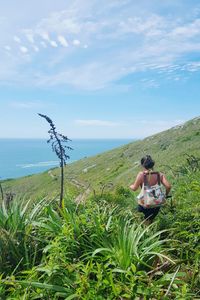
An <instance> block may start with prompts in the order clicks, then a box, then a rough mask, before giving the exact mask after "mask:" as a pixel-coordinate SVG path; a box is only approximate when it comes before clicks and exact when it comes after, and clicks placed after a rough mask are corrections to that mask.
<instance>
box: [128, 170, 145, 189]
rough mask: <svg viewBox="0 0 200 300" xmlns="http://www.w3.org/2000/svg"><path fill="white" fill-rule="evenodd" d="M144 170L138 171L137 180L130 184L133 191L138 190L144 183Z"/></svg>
mask: <svg viewBox="0 0 200 300" xmlns="http://www.w3.org/2000/svg"><path fill="white" fill-rule="evenodd" d="M142 174H143V173H142V172H140V173H138V175H137V177H136V179H135V182H134V183H132V184H131V185H130V189H131V190H132V191H136V190H137V189H138V188H139V186H141V185H142Z"/></svg>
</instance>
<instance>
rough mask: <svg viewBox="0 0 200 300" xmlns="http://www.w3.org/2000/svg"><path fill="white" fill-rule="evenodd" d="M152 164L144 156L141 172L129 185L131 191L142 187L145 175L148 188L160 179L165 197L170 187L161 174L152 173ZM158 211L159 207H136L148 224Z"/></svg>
mask: <svg viewBox="0 0 200 300" xmlns="http://www.w3.org/2000/svg"><path fill="white" fill-rule="evenodd" d="M154 164H155V162H154V161H153V159H152V158H151V156H150V155H146V156H145V157H143V158H142V159H141V166H142V168H143V171H142V172H139V173H138V175H137V177H136V180H135V182H134V183H133V184H131V185H130V189H131V190H133V191H136V190H137V189H138V188H139V187H142V185H143V183H144V180H145V179H144V177H145V174H147V176H146V178H148V185H149V186H153V185H155V184H158V183H159V182H158V181H159V178H160V182H161V183H162V184H163V185H164V187H165V190H166V196H167V195H168V194H169V192H170V189H171V185H170V183H169V182H168V181H167V179H166V178H165V176H164V175H163V174H162V173H159V172H153V167H154ZM159 210H160V207H153V208H145V207H143V206H142V205H138V211H139V212H142V213H143V214H144V217H145V219H147V220H148V223H151V222H152V221H153V219H154V218H155V217H156V216H157V214H158V212H159Z"/></svg>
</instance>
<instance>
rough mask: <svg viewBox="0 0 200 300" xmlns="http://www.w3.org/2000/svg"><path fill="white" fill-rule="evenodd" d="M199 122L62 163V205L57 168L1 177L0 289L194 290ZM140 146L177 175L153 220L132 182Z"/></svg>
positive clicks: (104, 293)
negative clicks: (9, 194) (142, 209)
mask: <svg viewBox="0 0 200 300" xmlns="http://www.w3.org/2000/svg"><path fill="white" fill-rule="evenodd" d="M199 129H200V119H199V118H196V119H193V120H191V121H189V122H187V123H185V124H184V125H182V126H179V127H175V128H172V129H170V130H167V131H165V132H162V133H159V134H156V135H154V136H152V137H149V138H146V139H144V140H143V141H137V142H134V143H131V144H128V145H125V146H123V147H120V148H117V149H114V150H112V151H108V152H105V153H102V154H100V155H97V156H94V157H90V158H85V159H83V160H81V161H77V162H75V163H73V164H70V165H68V166H66V170H65V171H66V174H65V175H66V177H67V182H66V188H67V192H66V193H65V197H64V199H63V203H62V207H61V208H60V207H59V202H58V201H56V199H57V198H56V195H57V193H58V187H59V170H58V169H53V170H50V171H48V172H45V173H43V174H39V175H34V176H28V177H25V178H20V179H18V180H9V181H6V182H3V183H2V186H3V188H4V189H5V186H6V185H7V189H8V190H12V191H15V193H16V197H15V198H14V199H13V201H11V202H10V203H8V202H6V201H2V202H1V204H0V299H2V300H4V299H5V300H12V299H15V300H21V299H24V300H33V299H41V300H49V299H55V300H62V299H65V300H71V299H76V300H94V299H95V300H96V299H97V300H128V299H130V300H168V299H177V300H195V299H196V300H197V299H200V150H199V144H200V136H199V132H200V130H199ZM143 153H150V154H151V155H152V156H153V157H154V158H155V160H156V162H157V168H158V169H161V170H164V171H166V172H167V174H168V177H169V178H170V181H171V182H172V184H173V191H172V195H173V197H172V198H171V199H168V200H167V202H166V204H165V205H164V206H163V207H161V210H160V212H159V214H158V216H157V217H156V219H155V221H154V222H153V223H152V224H151V225H147V223H146V222H145V221H144V218H143V215H142V214H141V213H139V212H138V211H137V202H136V194H135V193H133V192H131V191H130V190H129V189H128V185H129V183H130V182H131V181H132V180H133V177H134V175H135V174H136V172H137V171H138V170H139V159H140V158H141V156H142V155H143ZM46 195H48V197H47V196H46ZM77 198H78V199H79V201H78V200H77ZM33 199H34V200H37V201H33ZM83 200H84V201H83Z"/></svg>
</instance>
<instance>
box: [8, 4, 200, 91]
mask: <svg viewBox="0 0 200 300" xmlns="http://www.w3.org/2000/svg"><path fill="white" fill-rule="evenodd" d="M102 1H103V2H102V5H101V6H99V2H98V1H97V0H94V1H91V0H85V1H84V3H83V1H81V0H76V1H72V0H69V1H68V5H67V9H65V10H63V9H62V8H61V9H60V10H59V9H58V10H57V11H53V10H52V11H53V12H52V13H49V14H48V13H47V14H46V15H44V16H43V17H42V18H40V20H38V21H37V22H35V25H32V26H27V28H25V27H26V26H25V25H24V26H23V29H22V30H21V32H20V30H19V29H17V30H16V33H14V34H13V35H12V37H13V36H14V40H15V42H17V43H21V41H23V46H21V48H20V51H21V52H22V53H27V52H28V53H29V56H30V60H27V61H25V60H21V64H23V70H24V78H26V80H27V81H29V82H30V84H40V85H41V84H44V85H45V84H48V85H49V84H50V85H55V84H64V85H71V86H73V87H75V88H79V89H86V90H88V89H90V90H95V89H102V88H105V87H108V86H110V85H111V84H113V83H115V82H117V81H119V80H120V79H122V78H123V77H125V76H127V75H130V74H133V73H142V72H145V71H151V72H155V73H159V74H161V75H162V76H163V78H164V76H165V77H166V78H169V75H170V73H171V74H172V73H173V74H174V75H175V73H177V74H176V78H177V77H178V76H179V74H178V73H181V72H186V71H187V72H197V71H199V68H198V66H190V67H189V66H188V67H186V64H187V63H189V62H190V61H195V57H196V56H197V53H198V51H199V50H200V38H199V36H200V35H199V33H200V19H199V17H198V16H197V14H196V15H195V14H194V12H193V11H192V10H191V12H189V13H188V10H187V9H186V10H185V14H182V15H181V14H180V13H179V11H178V10H177V7H179V6H178V4H177V3H174V2H173V3H172V1H170V6H169V7H168V10H169V12H170V13H168V14H166V13H162V11H164V7H165V6H166V4H164V3H161V4H159V5H158V9H157V8H155V6H154V4H153V3H150V2H148V3H147V2H146V5H147V7H146V6H145V5H144V2H143V1H142V2H141V3H137V4H136V3H134V1H129V0H124V1H118V0H110V1H107V0H102ZM55 6H56V5H55ZM183 6H184V5H183ZM160 8H163V9H160ZM113 9H114V13H113ZM170 9H171V11H170ZM195 9H196V7H195ZM193 10H194V7H193ZM158 12H159V13H158ZM186 13H187V14H186ZM31 24H34V22H33V23H31ZM24 28H25V29H24ZM65 37H67V39H66V38H65ZM24 38H25V39H24ZM7 44H8V45H11V47H12V51H10V50H8V49H7V51H10V55H12V54H13V56H15V55H16V51H15V49H14V47H16V46H14V47H13V45H12V44H10V41H6V42H4V45H7ZM30 44H31V45H30ZM69 44H72V45H74V46H80V45H82V47H69V51H67V52H66V51H65V53H64V51H62V50H61V49H60V47H59V46H62V47H68V46H69ZM33 45H34V46H33ZM88 45H89V46H90V47H89V49H88V51H84V49H87V48H88ZM39 46H40V47H39ZM41 46H42V47H41ZM3 47H4V48H5V46H3ZM50 47H53V48H55V51H48V49H49V48H50ZM39 48H40V49H39ZM5 49H6V48H5ZM39 50H40V55H38V56H37V57H36V55H35V53H34V52H39ZM81 51H84V54H83V52H81ZM7 56H8V55H7ZM193 56H194V57H193ZM24 57H25V56H24ZM41 57H43V61H42V62H43V63H42V64H40V61H37V59H38V60H39V59H41ZM69 58H70V59H69ZM37 62H38V63H37ZM180 62H181V63H180ZM31 63H34V65H31V69H32V74H31V76H30V75H29V74H30V73H29V70H30V64H31ZM38 65H41V66H43V67H44V68H42V67H41V68H39V69H38V67H37V66H38ZM176 65H177V66H176ZM52 66H53V67H54V72H53V73H52ZM174 66H175V67H174ZM15 67H16V64H13V69H14V71H16V69H15ZM17 67H18V64H17ZM26 67H27V69H26ZM26 70H27V74H26ZM14 73H15V72H14ZM6 74H7V72H6ZM26 75H27V76H26ZM172 77H173V76H172ZM24 78H23V79H22V80H23V81H24ZM33 78H34V81H33ZM37 78H38V81H37V80H36V79H37ZM152 80H153V79H152ZM156 86H157V83H156V82H155V81H154V82H153V81H152V82H149V87H156Z"/></svg>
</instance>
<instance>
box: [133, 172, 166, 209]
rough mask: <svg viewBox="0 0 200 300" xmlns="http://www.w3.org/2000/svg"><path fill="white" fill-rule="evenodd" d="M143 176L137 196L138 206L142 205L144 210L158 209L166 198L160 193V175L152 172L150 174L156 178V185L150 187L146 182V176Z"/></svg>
mask: <svg viewBox="0 0 200 300" xmlns="http://www.w3.org/2000/svg"><path fill="white" fill-rule="evenodd" d="M143 174H144V183H143V185H142V189H141V192H140V194H139V195H138V196H137V199H138V204H139V205H142V206H143V207H145V208H152V207H158V206H161V205H163V204H164V203H165V201H166V196H165V193H164V192H163V191H162V188H161V185H160V173H158V172H152V173H151V174H156V175H157V178H158V183H157V184H155V185H153V186H150V185H149V183H148V180H147V174H146V173H143Z"/></svg>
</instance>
